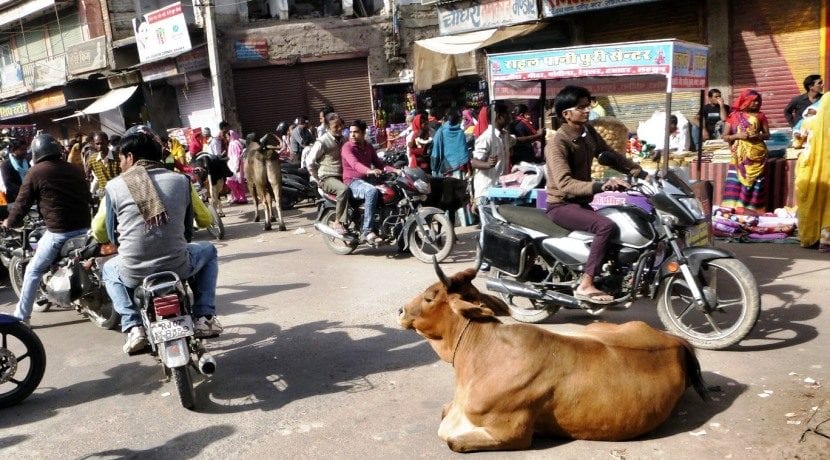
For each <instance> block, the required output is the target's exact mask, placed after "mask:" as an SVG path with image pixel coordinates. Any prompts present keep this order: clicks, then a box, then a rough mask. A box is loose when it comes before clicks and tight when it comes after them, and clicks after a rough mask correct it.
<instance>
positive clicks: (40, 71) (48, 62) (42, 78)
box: [32, 55, 66, 90]
mask: <svg viewBox="0 0 830 460" xmlns="http://www.w3.org/2000/svg"><path fill="white" fill-rule="evenodd" d="M32 73H33V76H34V77H33V78H32V90H39V89H45V88H51V87H53V86H60V85H63V84H64V83H66V56H63V55H62V56H56V57H51V58H46V59H39V60H37V61H35V65H34V69H33V72H32Z"/></svg>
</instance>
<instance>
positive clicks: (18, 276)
mask: <svg viewBox="0 0 830 460" xmlns="http://www.w3.org/2000/svg"><path fill="white" fill-rule="evenodd" d="M27 263H29V260H28V259H24V258H22V257H18V256H12V260H11V261H10V262H9V284H11V285H12V290H13V291H14V294H15V295H16V296H17V298H18V299H19V298H20V293H21V292H22V291H23V276H24V275H25V273H26V264H27ZM51 307H52V304H51V303H50V302H48V301H45V300H44V301H43V302H37V301H35V303H34V305H33V306H32V310H34V311H36V312H44V311H49V309H50V308H51Z"/></svg>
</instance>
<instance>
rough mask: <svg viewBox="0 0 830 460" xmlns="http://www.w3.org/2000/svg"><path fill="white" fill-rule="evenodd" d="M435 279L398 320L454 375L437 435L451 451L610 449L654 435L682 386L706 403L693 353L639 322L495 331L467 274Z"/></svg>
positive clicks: (495, 305)
mask: <svg viewBox="0 0 830 460" xmlns="http://www.w3.org/2000/svg"><path fill="white" fill-rule="evenodd" d="M436 271H437V272H438V276H439V278H440V279H441V281H440V282H438V283H435V284H433V285H432V286H430V287H429V288H427V289H426V291H424V293H423V294H421V295H419V296H417V297H416V298H415V299H413V300H412V301H411V302H409V303H408V304H407V305H406V306H405V307H404V308H402V309H401V310H400V317H399V318H398V321H399V323H400V325H401V326H402V327H404V328H406V329H414V330H415V331H416V332H417V333H418V334H420V335H422V336H423V337H425V338H426V339H427V341H428V342H429V344H430V345H431V346H432V348H433V349H434V350H435V352H436V353H438V356H439V357H440V358H441V359H442V360H444V361H446V362H449V363H452V365H453V367H454V368H455V378H456V384H455V394H454V396H453V400H452V401H451V402H450V403H449V404H448V405H446V406H444V410H443V414H442V421H441V426H440V427H439V429H438V436H439V437H440V438H441V439H443V440H444V441H446V442H447V444H448V445H449V447H450V449H452V450H454V451H456V452H469V451H476V450H506V449H526V448H528V447H530V443H531V439H532V437H533V434H534V433H538V434H540V435H546V436H554V437H565V438H573V439H592V440H608V441H617V440H624V439H630V438H634V437H637V436H640V435H642V434H645V433H648V432H649V431H651V430H653V429H654V428H656V427H657V426H658V425H660V424H661V423H663V422H664V421H665V420H666V419H667V418H668V417H669V415H670V414H671V412H672V409H673V408H674V406H675V404H677V401H678V400H679V399H680V397H681V396H682V395H683V393H684V392H685V391H686V386H687V385H688V384H689V383H692V384H693V385H694V388H695V390H697V392H698V393H699V394H700V395H701V397H703V398H704V399H706V388H705V386H704V384H703V379H702V377H701V375H700V365H699V363H698V361H697V358H695V354H694V350H693V348H692V346H691V345H689V343H688V342H686V341H685V340H683V339H681V338H679V337H676V336H673V335H670V334H667V333H664V332H661V331H658V330H655V329H652V328H651V327H649V326H648V325H646V324H645V323H642V322H630V323H625V324H622V325H615V324H604V323H595V324H591V325H590V326H587V327H586V328H585V329H584V330H583V331H582V332H581V333H579V334H576V335H561V334H554V333H552V332H548V331H546V330H544V329H542V328H540V327H537V326H533V325H529V324H511V325H506V324H502V323H501V322H500V321H499V320H498V319H496V317H495V313H506V312H505V311H504V310H505V306H504V304H503V303H501V301H500V300H497V299H495V298H494V297H492V296H489V295H485V294H482V293H480V292H479V291H478V290H477V289H476V288H475V287H474V286H473V285H472V280H473V278H475V275H476V270H475V269H467V270H465V271H463V272H460V273H457V274H456V275H454V276H453V277H452V278H449V279H448V278H447V277H446V276H445V275H444V273H443V272H442V271H441V269H440V267H438V265H437V264H436Z"/></svg>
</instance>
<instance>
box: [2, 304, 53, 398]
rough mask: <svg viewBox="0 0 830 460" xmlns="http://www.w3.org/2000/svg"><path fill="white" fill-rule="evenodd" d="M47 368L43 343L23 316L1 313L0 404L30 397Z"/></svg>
mask: <svg viewBox="0 0 830 460" xmlns="http://www.w3.org/2000/svg"><path fill="white" fill-rule="evenodd" d="M45 371H46V352H45V351H44V349H43V343H42V342H41V341H40V339H39V338H38V336H37V334H35V333H34V331H32V329H31V328H29V326H27V325H25V324H23V323H22V322H21V321H20V320H19V319H17V318H15V317H13V316H9V315H4V314H0V408H3V407H9V406H12V405H14V404H17V403H19V402H20V401H23V400H24V399H26V398H27V397H28V396H29V395H30V394H32V392H33V391H35V389H36V388H37V386H38V385H39V384H40V381H41V379H43V373H44V372H45Z"/></svg>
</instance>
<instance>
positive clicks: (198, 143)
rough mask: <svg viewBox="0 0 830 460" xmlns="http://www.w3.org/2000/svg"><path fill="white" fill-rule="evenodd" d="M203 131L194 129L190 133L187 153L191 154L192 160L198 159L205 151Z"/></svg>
mask: <svg viewBox="0 0 830 460" xmlns="http://www.w3.org/2000/svg"><path fill="white" fill-rule="evenodd" d="M203 144H204V142H203V137H202V130H201V129H199V128H194V129H192V130H191V131H190V139H188V140H187V152H188V153H190V158H196V155H198V154H199V153H201V152H202V149H203V147H204V146H203Z"/></svg>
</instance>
